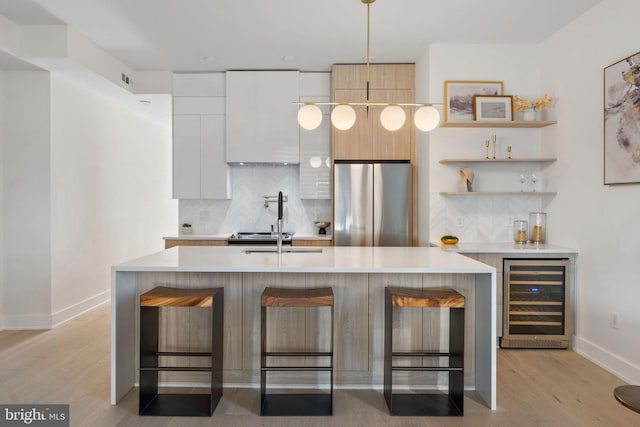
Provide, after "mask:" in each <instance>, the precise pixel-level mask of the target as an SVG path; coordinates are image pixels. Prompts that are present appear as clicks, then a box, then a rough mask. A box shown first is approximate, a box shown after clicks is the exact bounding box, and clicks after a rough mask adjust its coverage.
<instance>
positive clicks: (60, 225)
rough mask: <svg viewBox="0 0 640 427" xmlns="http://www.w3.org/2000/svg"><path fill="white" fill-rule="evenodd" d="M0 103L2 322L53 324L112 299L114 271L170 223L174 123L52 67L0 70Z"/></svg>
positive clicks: (156, 242)
mask: <svg viewBox="0 0 640 427" xmlns="http://www.w3.org/2000/svg"><path fill="white" fill-rule="evenodd" d="M154 99H156V98H154ZM165 102H167V103H170V96H169V95H166V99H165ZM0 108H1V110H0V112H1V117H2V123H1V124H2V126H0V129H1V132H2V134H1V136H2V139H1V142H2V154H1V155H0V160H1V161H2V174H1V175H2V177H1V178H0V184H2V186H1V190H0V196H1V197H0V206H1V207H2V213H1V214H0V224H1V227H0V233H1V236H0V237H2V239H1V244H0V256H2V263H0V267H2V268H0V272H1V273H2V274H1V275H0V293H2V297H1V298H0V303H1V304H2V308H0V327H2V328H6V329H28V328H47V327H51V326H55V325H56V324H58V323H60V322H63V321H65V320H67V319H69V318H71V317H73V316H75V315H77V314H80V313H81V312H83V311H85V310H87V309H90V308H92V307H94V306H95V305H97V304H99V303H101V302H103V301H106V300H108V299H109V297H110V286H111V273H110V267H111V266H112V265H114V264H117V263H120V262H123V261H125V260H127V259H131V258H135V257H139V256H142V255H145V254H148V253H150V252H155V251H159V250H162V249H163V241H162V236H163V235H166V234H169V233H171V232H172V231H173V230H174V229H175V224H176V223H177V216H178V215H177V202H176V201H174V200H172V199H171V128H170V120H168V121H167V123H166V126H160V125H158V124H157V123H156V122H154V121H151V120H149V119H148V118H145V117H143V116H141V115H139V114H137V113H135V112H134V111H132V110H131V109H129V108H127V107H125V106H123V105H121V104H119V103H117V102H115V101H113V100H112V99H110V98H106V97H103V96H101V95H98V94H97V93H96V92H94V91H92V90H90V89H87V88H86V87H84V86H79V85H77V84H75V83H72V82H70V81H68V80H65V79H64V78H63V77H60V76H59V75H56V74H50V73H48V72H2V73H1V75H0ZM2 315H3V316H2ZM2 317H4V319H2Z"/></svg>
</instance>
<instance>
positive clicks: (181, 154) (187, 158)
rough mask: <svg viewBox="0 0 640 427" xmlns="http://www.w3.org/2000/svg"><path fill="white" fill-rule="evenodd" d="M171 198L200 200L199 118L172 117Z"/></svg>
mask: <svg viewBox="0 0 640 427" xmlns="http://www.w3.org/2000/svg"><path fill="white" fill-rule="evenodd" d="M173 198H174V199H199V198H200V116H199V115H179V116H174V117H173Z"/></svg>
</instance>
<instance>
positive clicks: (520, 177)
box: [518, 171, 527, 192]
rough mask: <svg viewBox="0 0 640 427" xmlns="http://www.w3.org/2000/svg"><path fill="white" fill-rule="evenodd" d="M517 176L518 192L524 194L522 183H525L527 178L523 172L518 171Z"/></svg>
mask: <svg viewBox="0 0 640 427" xmlns="http://www.w3.org/2000/svg"><path fill="white" fill-rule="evenodd" d="M518 174H519V175H518V178H519V179H520V191H522V192H524V183H525V182H526V181H527V177H526V175H525V173H524V171H520V172H518Z"/></svg>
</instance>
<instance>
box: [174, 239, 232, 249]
mask: <svg viewBox="0 0 640 427" xmlns="http://www.w3.org/2000/svg"><path fill="white" fill-rule="evenodd" d="M174 246H227V241H226V240H213V239H211V240H193V239H166V240H165V241H164V248H165V249H169V248H172V247H174Z"/></svg>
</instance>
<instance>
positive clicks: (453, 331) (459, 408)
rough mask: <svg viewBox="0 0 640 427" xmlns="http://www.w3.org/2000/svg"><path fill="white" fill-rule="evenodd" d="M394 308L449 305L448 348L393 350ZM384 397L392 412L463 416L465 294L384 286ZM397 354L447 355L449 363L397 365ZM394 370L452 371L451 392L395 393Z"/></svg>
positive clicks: (401, 355)
mask: <svg viewBox="0 0 640 427" xmlns="http://www.w3.org/2000/svg"><path fill="white" fill-rule="evenodd" d="M394 307H418V308H424V307H439V308H445V307H448V308H449V351H448V352H441V351H424V350H421V351H409V352H395V351H393V308H394ZM384 315H385V318H384V398H385V400H386V401H387V406H388V407H389V412H390V413H391V415H411V416H422V415H431V416H462V415H463V413H464V408H463V399H464V296H462V295H461V294H459V293H458V292H456V291H455V290H453V289H449V288H425V289H413V288H399V287H386V288H385V304H384ZM394 357H448V359H449V363H448V366H396V365H394V364H393V358H394ZM394 371H422V372H439V371H444V372H449V392H448V394H442V393H437V394H436V393H419V394H407V393H395V394H394V393H393V372H394Z"/></svg>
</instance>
